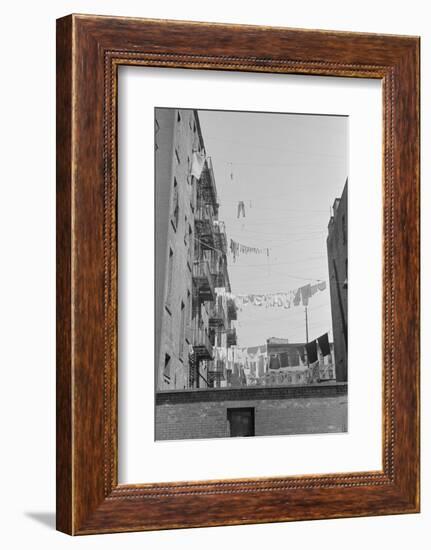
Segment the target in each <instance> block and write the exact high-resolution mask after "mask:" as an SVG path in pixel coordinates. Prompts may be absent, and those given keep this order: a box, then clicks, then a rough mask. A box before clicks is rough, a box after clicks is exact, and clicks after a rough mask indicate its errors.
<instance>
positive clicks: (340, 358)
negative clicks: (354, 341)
mask: <svg viewBox="0 0 431 550" xmlns="http://www.w3.org/2000/svg"><path fill="white" fill-rule="evenodd" d="M347 188H348V182H347V180H346V183H345V185H344V189H343V193H342V195H341V197H340V198H337V199H335V201H334V205H333V209H332V216H331V218H330V220H329V225H328V237H327V241H326V243H327V250H328V268H329V288H330V293H331V310H332V331H333V336H334V352H335V369H336V377H337V382H346V381H347V371H348V369H347V366H348V362H347V347H348V346H347V344H348V337H347V319H348V317H347V276H348V259H347V250H348V242H347V241H348V236H347Z"/></svg>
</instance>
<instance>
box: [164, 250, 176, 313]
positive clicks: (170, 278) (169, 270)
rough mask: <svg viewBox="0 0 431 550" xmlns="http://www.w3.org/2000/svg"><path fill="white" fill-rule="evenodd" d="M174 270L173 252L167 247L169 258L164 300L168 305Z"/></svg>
mask: <svg viewBox="0 0 431 550" xmlns="http://www.w3.org/2000/svg"><path fill="white" fill-rule="evenodd" d="M173 271H174V253H173V252H172V249H171V248H170V249H169V258H168V288H167V290H166V302H167V304H168V305H170V303H171V298H172V274H173Z"/></svg>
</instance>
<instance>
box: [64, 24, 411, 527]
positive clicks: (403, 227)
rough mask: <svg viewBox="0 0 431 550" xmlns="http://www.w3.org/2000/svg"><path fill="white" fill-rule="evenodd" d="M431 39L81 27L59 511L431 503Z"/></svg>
mask: <svg viewBox="0 0 431 550" xmlns="http://www.w3.org/2000/svg"><path fill="white" fill-rule="evenodd" d="M419 219H420V218H419V38H417V37H411V36H392V35H391V36H389V35H377V34H357V33H343V32H335V31H315V30H313V31H311V30H297V29H288V28H270V27H256V26H242V25H225V24H214V23H194V22H180V21H158V20H149V19H148V20H146V19H129V18H116V17H99V16H89V15H70V16H67V17H64V18H62V19H59V20H58V21H57V528H58V529H59V530H60V531H63V532H65V533H68V534H72V535H79V534H92V533H105V532H119V531H141V530H154V529H171V528H183V527H202V526H216V525H234V524H245V523H263V522H275V521H293V520H306V519H323V518H340V517H349V516H370V515H384V514H401V513H415V512H418V511H419Z"/></svg>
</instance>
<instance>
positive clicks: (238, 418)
mask: <svg viewBox="0 0 431 550" xmlns="http://www.w3.org/2000/svg"><path fill="white" fill-rule="evenodd" d="M227 420H228V423H229V435H230V437H250V436H253V435H254V407H249V408H238V409H228V410H227Z"/></svg>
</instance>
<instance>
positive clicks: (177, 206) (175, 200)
mask: <svg viewBox="0 0 431 550" xmlns="http://www.w3.org/2000/svg"><path fill="white" fill-rule="evenodd" d="M179 216H180V204H179V197H178V183H177V179H176V178H174V198H173V208H172V216H171V224H172V227H173V228H174V231H176V230H177V227H178V219H179Z"/></svg>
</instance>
